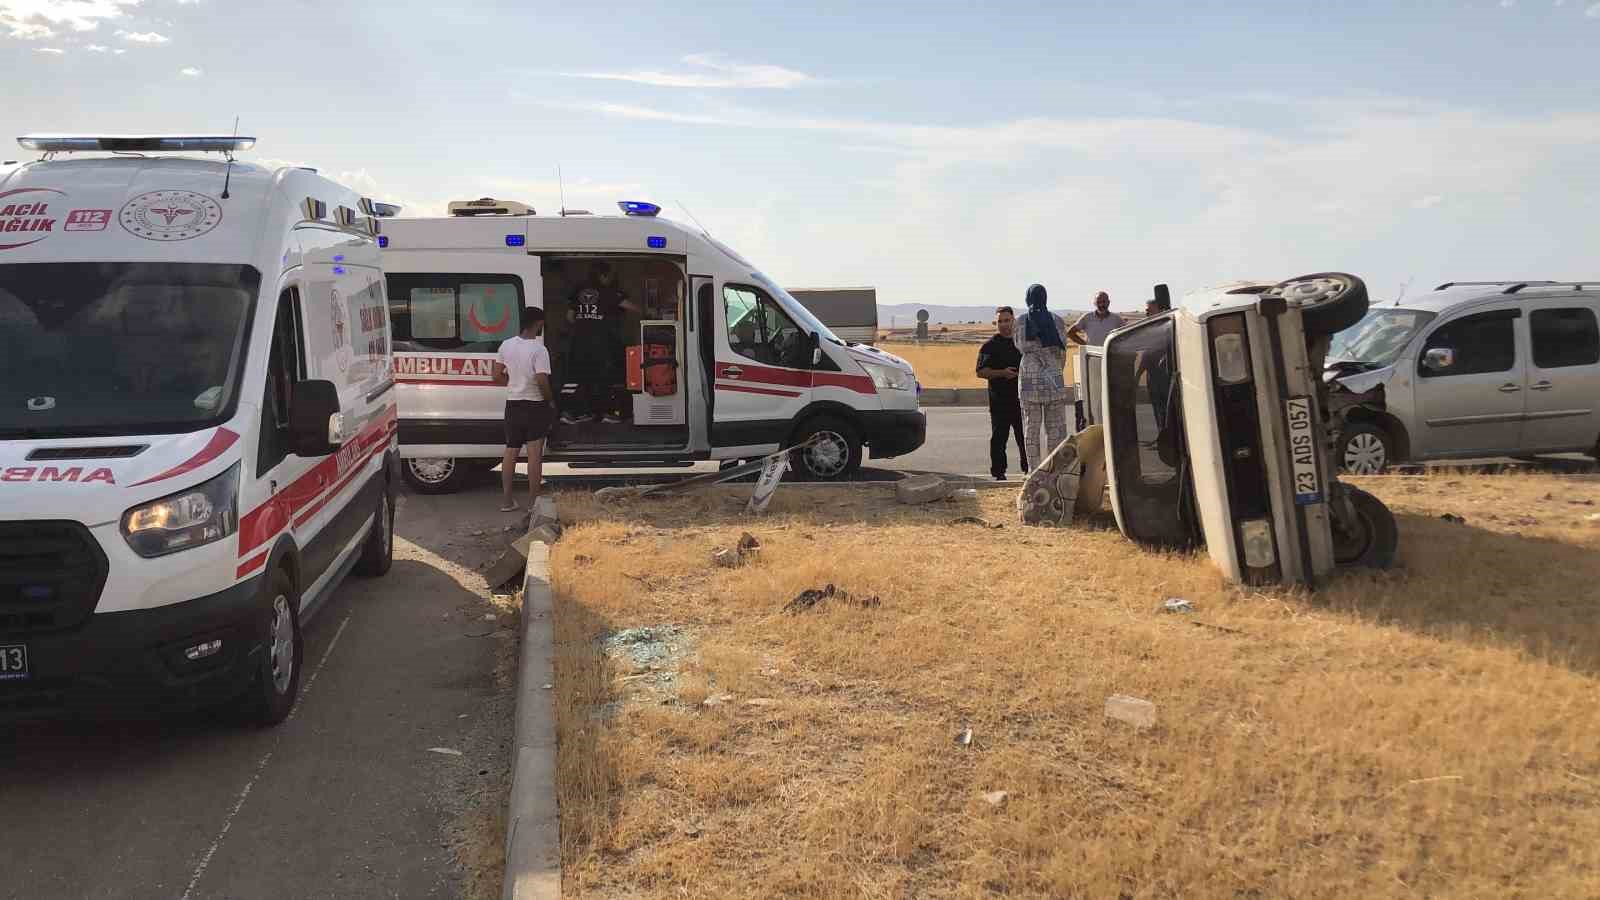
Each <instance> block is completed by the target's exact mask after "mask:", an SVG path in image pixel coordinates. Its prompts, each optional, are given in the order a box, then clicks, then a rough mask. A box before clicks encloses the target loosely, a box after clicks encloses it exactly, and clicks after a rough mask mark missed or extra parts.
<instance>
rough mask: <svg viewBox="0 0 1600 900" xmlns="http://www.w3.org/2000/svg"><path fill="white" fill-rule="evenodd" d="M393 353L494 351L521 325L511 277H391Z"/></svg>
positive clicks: (517, 285)
mask: <svg viewBox="0 0 1600 900" xmlns="http://www.w3.org/2000/svg"><path fill="white" fill-rule="evenodd" d="M386 278H387V280H388V283H389V323H390V328H392V329H393V332H394V333H393V337H392V341H393V344H394V349H395V350H397V351H400V352H405V351H410V352H413V353H428V352H450V351H458V352H464V353H493V352H495V351H496V350H499V349H500V342H501V341H503V340H505V339H506V338H509V337H511V336H513V335H515V334H516V333H517V331H518V330H519V329H520V328H521V327H522V326H521V322H520V319H519V314H518V311H519V310H520V309H522V307H523V304H524V301H523V293H522V279H521V278H518V277H517V276H515V275H472V274H467V275H463V274H455V273H449V274H445V273H440V274H425V275H415V274H393V273H391V274H389V275H387V276H386Z"/></svg>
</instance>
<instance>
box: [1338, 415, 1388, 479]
mask: <svg viewBox="0 0 1600 900" xmlns="http://www.w3.org/2000/svg"><path fill="white" fill-rule="evenodd" d="M1393 446H1394V440H1393V439H1392V438H1390V437H1389V433H1388V432H1387V431H1384V430H1383V429H1382V428H1379V427H1378V426H1376V425H1370V424H1368V423H1366V422H1352V423H1350V424H1349V425H1348V426H1346V427H1345V430H1344V432H1343V433H1342V434H1340V435H1339V467H1340V468H1341V469H1342V470H1344V471H1346V472H1349V473H1350V474H1351V475H1381V474H1382V473H1383V472H1384V470H1386V469H1388V468H1389V464H1390V463H1391V462H1393V461H1394V454H1393V452H1392V451H1391V449H1390V448H1391V447H1393Z"/></svg>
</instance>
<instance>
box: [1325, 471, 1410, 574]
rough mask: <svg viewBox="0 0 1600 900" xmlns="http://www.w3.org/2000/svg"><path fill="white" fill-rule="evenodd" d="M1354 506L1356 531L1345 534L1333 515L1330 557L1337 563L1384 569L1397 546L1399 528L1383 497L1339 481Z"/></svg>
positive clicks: (1391, 559) (1398, 545) (1390, 562)
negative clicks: (1380, 498) (1357, 528)
mask: <svg viewBox="0 0 1600 900" xmlns="http://www.w3.org/2000/svg"><path fill="white" fill-rule="evenodd" d="M1342 487H1343V489H1344V491H1345V496H1346V497H1347V498H1348V499H1349V500H1350V505H1351V507H1353V508H1354V510H1355V514H1356V521H1357V523H1358V526H1359V528H1360V533H1359V534H1348V533H1346V532H1344V530H1343V529H1341V528H1340V527H1339V519H1338V516H1335V517H1334V529H1333V561H1334V562H1335V563H1336V564H1338V565H1341V566H1361V567H1364V568H1368V569H1387V568H1389V567H1390V566H1392V565H1394V558H1395V553H1396V551H1397V550H1399V548H1400V528H1399V526H1398V525H1397V524H1395V520H1394V513H1393V512H1390V511H1389V507H1387V506H1384V505H1383V501H1382V500H1379V499H1378V498H1377V497H1374V496H1372V495H1371V494H1369V493H1367V492H1366V491H1363V490H1362V489H1360V488H1358V487H1351V486H1350V485H1342Z"/></svg>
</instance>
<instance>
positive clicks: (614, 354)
mask: <svg viewBox="0 0 1600 900" xmlns="http://www.w3.org/2000/svg"><path fill="white" fill-rule="evenodd" d="M638 311H639V306H638V304H636V303H634V302H633V301H632V300H630V299H628V294H627V292H626V291H624V290H622V289H621V288H620V287H618V286H617V284H616V277H615V276H614V275H612V273H611V266H610V265H609V264H607V263H606V262H605V261H604V260H595V261H594V263H593V264H592V265H591V266H590V267H589V281H588V283H587V284H585V285H584V286H583V287H580V288H578V289H577V290H576V291H574V292H573V294H572V296H571V297H570V298H568V303H567V321H568V322H569V323H571V325H572V343H571V345H570V346H569V348H568V353H567V359H568V363H567V368H568V370H569V371H570V372H571V373H572V374H571V375H570V376H568V377H569V378H570V379H571V381H572V383H574V384H576V385H577V387H578V389H577V392H576V393H575V394H574V396H573V398H572V399H573V403H574V406H575V407H576V410H577V411H576V412H574V411H572V410H568V411H567V412H565V413H563V414H562V416H561V421H563V422H566V423H568V424H572V423H575V422H589V421H592V420H593V419H594V418H595V417H596V416H603V417H604V418H605V421H606V422H608V423H617V422H621V421H622V420H621V419H620V418H618V417H617V415H616V410H615V409H613V408H612V403H611V388H612V385H614V384H616V383H617V381H618V379H617V373H618V372H619V371H620V370H621V368H622V356H623V349H622V317H623V314H624V313H625V312H638ZM563 380H567V379H563Z"/></svg>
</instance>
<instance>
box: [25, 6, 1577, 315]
mask: <svg viewBox="0 0 1600 900" xmlns="http://www.w3.org/2000/svg"><path fill="white" fill-rule="evenodd" d="M1597 46H1600V2H1596V0H1565V2H1560V0H1514V2H1513V0H1470V2H1467V0H1462V2H1446V0H1435V2H1414V3H1407V2H1398V0H1397V2H1393V3H1385V2H1371V3H1367V2H1352V3H1341V4H1333V3H1325V2H1322V3H1307V4H1300V3H1287V2H1283V3H1267V2H1262V3H1256V2H1250V3H1227V4H1223V3H1204V2H1186V3H1176V2H1143V0H1128V2H1121V3H1112V2H1106V3H1077V4H1065V5H1061V6H1059V7H1051V8H1043V7H1041V6H1040V5H1039V4H1019V5H1014V6H1003V5H979V4H971V5H967V4H940V3H932V2H928V3H918V4H909V3H907V4H873V5H871V6H870V7H868V8H861V7H858V6H853V5H837V6H821V5H818V6H809V7H804V6H802V5H800V4H759V5H758V4H726V5H724V4H715V3H696V4H677V5H662V4H659V3H651V4H638V5H612V6H605V5H601V4H593V3H582V4H578V3H569V4H561V5H553V4H545V3H500V2H495V3H480V4H476V5H474V6H472V7H471V8H470V9H465V10H461V11H441V10H440V9H439V7H438V6H437V5H436V4H424V3H417V2H411V0H396V2H389V3H369V2H339V0H332V2H324V3H304V2H283V3H272V4H251V5H244V4H238V3H234V2H230V0H137V2H131V0H65V2H64V0H0V65H3V66H4V69H5V71H8V72H11V73H13V75H12V77H11V78H10V79H8V82H9V83H8V86H7V98H6V103H5V111H4V113H0V118H3V120H4V122H5V124H6V125H7V126H9V127H10V130H11V132H12V134H21V133H24V132H29V131H74V132H76V131H84V132H93V131H103V132H137V131H188V132H194V131H226V130H227V129H228V128H230V127H231V126H232V123H233V118H234V116H235V115H238V116H240V117H241V119H242V126H241V129H242V130H243V131H244V132H245V133H248V134H254V135H256V136H257V137H258V138H259V143H258V145H257V149H256V150H255V151H254V152H253V153H252V154H250V156H251V157H253V158H255V159H257V160H260V161H269V162H270V161H288V162H294V163H300V164H309V165H314V166H317V167H318V168H320V169H322V170H323V171H324V172H326V173H330V174H332V175H334V176H335V177H338V178H341V179H342V180H344V181H346V182H347V183H349V184H351V185H352V186H353V187H357V188H361V189H363V190H366V191H369V192H371V193H372V194H373V195H374V196H377V197H379V198H382V199H394V200H397V201H399V202H402V203H405V204H406V205H407V206H408V207H409V209H408V211H409V212H412V213H416V212H419V211H421V212H427V213H438V212H442V211H443V205H444V203H445V202H446V201H448V200H450V199H461V198H469V197H478V196H484V195H493V196H499V197H508V198H513V199H521V200H524V201H527V202H530V203H532V204H533V205H534V206H535V207H536V208H538V209H539V210H540V211H541V212H544V211H554V210H555V209H556V208H557V207H558V206H559V201H558V194H557V188H556V178H555V172H556V167H557V165H560V166H561V168H562V172H563V175H564V178H565V182H566V200H567V205H568V206H569V207H581V208H586V209H591V210H594V211H595V212H610V211H614V210H615V206H614V205H613V204H614V203H615V201H616V200H619V199H626V198H637V199H648V200H653V201H655V202H658V203H661V204H662V205H663V206H665V207H666V208H667V214H668V215H673V216H676V217H678V218H680V219H686V218H687V216H685V215H684V214H683V212H682V210H683V209H684V208H685V207H687V209H688V210H691V211H692V212H693V215H694V216H695V217H697V218H698V219H699V220H700V221H701V222H702V223H703V224H704V225H705V226H706V227H708V228H709V229H710V230H711V232H712V233H713V234H715V235H716V236H718V237H719V238H722V239H723V240H725V241H727V242H728V243H730V244H732V245H733V246H735V247H737V248H739V249H740V251H741V252H743V253H745V254H746V255H747V256H749V257H751V258H752V259H753V260H754V261H755V262H756V263H757V264H758V265H760V266H761V267H762V268H763V269H765V270H766V271H767V272H768V274H770V275H772V276H773V277H774V278H776V279H777V280H779V281H780V282H782V283H784V284H787V285H790V286H828V285H857V284H872V285H876V286H877V287H878V289H879V297H880V300H881V302H886V303H898V302H920V303H944V304H962V305H975V304H990V303H1006V302H1009V303H1017V302H1020V300H1021V297H1022V295H1023V292H1024V290H1025V288H1026V287H1027V285H1028V284H1029V283H1030V282H1034V281H1037V282H1040V283H1042V284H1044V285H1046V287H1048V288H1049V289H1050V292H1051V297H1052V301H1053V302H1054V303H1055V304H1056V305H1057V306H1063V307H1079V308H1081V307H1085V306H1087V298H1088V297H1089V296H1090V295H1091V294H1092V293H1093V292H1094V291H1095V290H1101V289H1104V290H1107V291H1109V292H1110V293H1111V295H1112V300H1113V306H1114V307H1117V308H1123V309H1137V308H1139V307H1140V306H1141V304H1142V300H1143V298H1145V297H1147V296H1149V287H1150V285H1151V284H1152V283H1154V282H1157V281H1165V282H1168V283H1170V284H1171V285H1172V286H1173V288H1174V290H1175V291H1178V292H1182V291H1185V290H1188V289H1192V288H1196V287H1201V286H1204V285H1206V284H1213V283H1216V282H1219V281H1223V280H1231V279H1235V278H1263V279H1277V278H1285V277H1289V276H1292V275H1298V274H1303V273H1306V272H1311V271H1321V270H1328V269H1339V270H1345V271H1351V272H1355V273H1356V274H1358V275H1361V276H1362V277H1364V278H1365V279H1366V280H1367V282H1368V284H1369V286H1370V287H1371V288H1372V290H1373V293H1374V294H1375V295H1376V296H1378V297H1381V298H1388V297H1392V296H1394V295H1395V294H1396V293H1397V292H1398V291H1399V290H1400V286H1401V285H1402V283H1405V282H1407V281H1408V280H1412V284H1411V288H1410V290H1411V291H1413V292H1415V291H1419V290H1426V289H1428V288H1431V287H1432V286H1433V285H1434V284H1437V283H1438V282H1441V281H1446V280H1451V279H1456V280H1467V279H1494V278H1519V277H1521V278H1540V277H1558V278H1580V277H1589V278H1600V165H1597V163H1596V161H1595V160H1596V159H1597V158H1600V156H1597V154H1596V152H1595V151H1596V148H1597V146H1600V66H1597V65H1596V55H1595V48H1596V47H1597ZM8 137H9V136H8ZM0 155H3V156H4V157H5V158H17V157H20V156H22V151H20V150H15V151H3V150H0Z"/></svg>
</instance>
